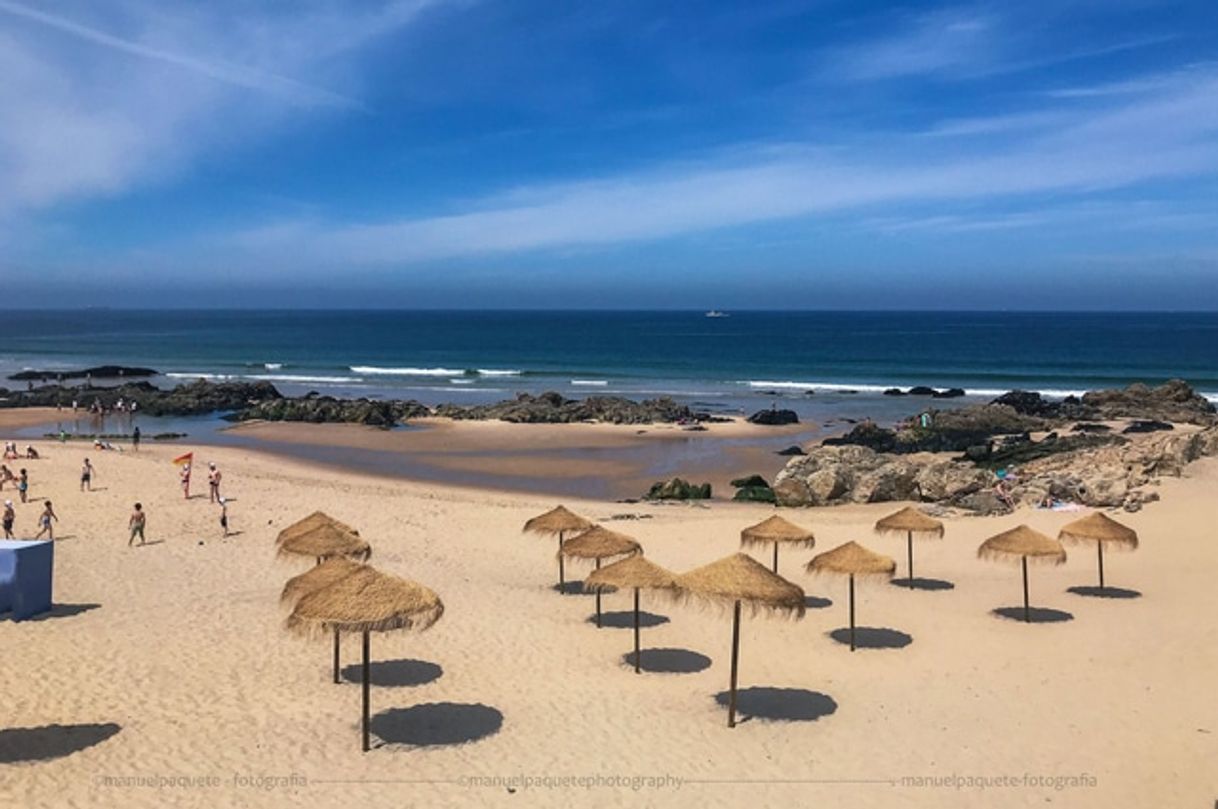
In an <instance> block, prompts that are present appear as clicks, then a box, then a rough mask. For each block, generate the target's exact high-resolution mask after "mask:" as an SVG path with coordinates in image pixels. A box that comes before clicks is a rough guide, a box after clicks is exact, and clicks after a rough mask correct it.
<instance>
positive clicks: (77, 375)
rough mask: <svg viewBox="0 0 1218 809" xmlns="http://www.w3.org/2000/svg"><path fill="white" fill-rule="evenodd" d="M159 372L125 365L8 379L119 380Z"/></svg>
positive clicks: (22, 374) (25, 373) (17, 375)
mask: <svg viewBox="0 0 1218 809" xmlns="http://www.w3.org/2000/svg"><path fill="white" fill-rule="evenodd" d="M158 373H160V372H159V371H154V370H152V369H151V368H130V367H127V366H125V365H98V366H96V367H93V368H83V369H81V370H79V371H19V372H17V373H15V374H13V375H12V376H10V377H9V379H15V380H18V381H20V382H26V381H34V382H37V381H38V380H51V379H56V380H63V379H85V378H87V377H97V378H98V379H119V378H123V379H125V378H127V377H133V378H139V377H147V376H156V375H157V374H158Z"/></svg>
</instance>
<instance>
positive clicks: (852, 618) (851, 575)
mask: <svg viewBox="0 0 1218 809" xmlns="http://www.w3.org/2000/svg"><path fill="white" fill-rule="evenodd" d="M850 651H852V652H853V651H854V574H853V573H851V574H850Z"/></svg>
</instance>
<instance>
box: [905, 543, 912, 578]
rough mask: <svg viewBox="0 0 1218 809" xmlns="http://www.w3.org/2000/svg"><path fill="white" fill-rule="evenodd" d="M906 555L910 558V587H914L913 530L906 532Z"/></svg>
mask: <svg viewBox="0 0 1218 809" xmlns="http://www.w3.org/2000/svg"><path fill="white" fill-rule="evenodd" d="M905 555H906V557H907V558H908V559H909V589H910V590H912V589H913V531H907V532H906V533H905Z"/></svg>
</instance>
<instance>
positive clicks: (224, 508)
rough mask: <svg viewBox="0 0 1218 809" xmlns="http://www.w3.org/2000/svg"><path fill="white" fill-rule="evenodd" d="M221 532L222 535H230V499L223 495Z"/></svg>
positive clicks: (221, 502)
mask: <svg viewBox="0 0 1218 809" xmlns="http://www.w3.org/2000/svg"><path fill="white" fill-rule="evenodd" d="M220 532H221V536H225V537H226V536H228V501H227V500H225V499H224V498H223V497H221V498H220Z"/></svg>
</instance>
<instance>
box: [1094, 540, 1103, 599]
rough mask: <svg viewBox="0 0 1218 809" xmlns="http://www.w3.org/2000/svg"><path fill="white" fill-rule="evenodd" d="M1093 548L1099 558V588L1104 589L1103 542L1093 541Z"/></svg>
mask: <svg viewBox="0 0 1218 809" xmlns="http://www.w3.org/2000/svg"><path fill="white" fill-rule="evenodd" d="M1095 549H1096V551H1097V552H1098V553H1099V558H1100V589H1101V590H1103V589H1104V543H1103V542H1097V543H1095Z"/></svg>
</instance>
